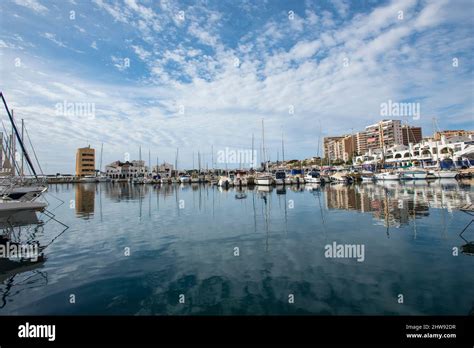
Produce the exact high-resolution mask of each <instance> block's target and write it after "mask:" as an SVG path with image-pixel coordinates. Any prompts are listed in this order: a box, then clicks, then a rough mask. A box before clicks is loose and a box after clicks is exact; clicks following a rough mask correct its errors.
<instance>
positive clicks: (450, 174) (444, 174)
mask: <svg viewBox="0 0 474 348" xmlns="http://www.w3.org/2000/svg"><path fill="white" fill-rule="evenodd" d="M433 174H434V176H435V177H436V178H438V179H456V178H457V177H458V175H459V173H458V172H457V171H455V170H435V171H433Z"/></svg>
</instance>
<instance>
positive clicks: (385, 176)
mask: <svg viewBox="0 0 474 348" xmlns="http://www.w3.org/2000/svg"><path fill="white" fill-rule="evenodd" d="M374 177H375V179H376V180H382V181H384V180H400V174H398V173H395V172H383V173H377V174H375V175H374Z"/></svg>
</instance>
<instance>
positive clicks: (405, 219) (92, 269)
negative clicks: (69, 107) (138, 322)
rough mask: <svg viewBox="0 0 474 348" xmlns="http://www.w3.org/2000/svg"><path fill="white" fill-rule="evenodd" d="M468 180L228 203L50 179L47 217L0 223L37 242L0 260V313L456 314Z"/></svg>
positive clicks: (195, 188) (196, 192)
mask: <svg viewBox="0 0 474 348" xmlns="http://www.w3.org/2000/svg"><path fill="white" fill-rule="evenodd" d="M473 187H474V186H470V185H469V184H467V185H466V184H460V183H457V182H456V181H448V182H439V181H437V182H432V183H426V182H416V183H413V182H411V183H406V184H400V183H390V184H360V185H355V186H343V185H334V186H325V187H322V188H318V189H310V188H308V187H306V188H299V189H297V188H296V187H292V188H287V189H286V190H284V189H281V190H276V189H272V190H270V191H260V190H259V189H253V190H244V191H243V192H245V193H246V198H242V199H236V193H238V192H237V191H236V190H234V189H230V190H228V191H225V190H224V191H222V190H219V189H218V188H216V187H212V186H208V185H185V186H173V185H168V186H165V187H161V188H158V187H153V186H148V185H145V186H133V185H128V184H109V183H107V184H105V183H103V184H98V185H96V184H76V185H73V184H69V185H66V184H64V185H51V186H50V190H49V193H48V195H47V196H46V198H47V199H48V201H49V203H50V205H49V207H48V209H49V211H51V212H52V213H54V214H55V215H54V216H55V217H54V219H50V217H51V216H52V215H51V216H50V217H48V216H46V215H45V214H37V217H38V219H39V223H38V222H35V221H34V219H33V218H34V216H29V217H24V218H23V220H22V219H20V218H19V219H18V220H21V221H22V222H21V221H20V222H18V223H16V222H15V223H13V225H9V223H8V222H4V223H3V225H2V228H3V233H9V236H10V237H11V238H12V239H15V240H22V241H33V240H35V241H39V242H40V244H41V245H43V246H46V248H45V249H44V251H43V252H44V255H45V260H44V262H39V263H31V262H25V263H24V264H17V263H15V264H13V263H12V262H8V261H6V260H0V314H107V315H115V314H131V315H150V314H171V315H186V314H223V315H231V314H252V315H261V314H272V315H273V314H323V315H324V314H335V315H344V314H349V315H353V314H388V315H402V314H424V315H428V314H435V315H441V314H456V315H466V314H469V313H472V312H473V308H474V290H473V289H474V272H473V267H474V256H470V255H468V254H467V253H464V252H459V256H453V248H455V247H457V248H460V247H461V246H462V245H465V244H466V243H467V242H469V241H473V240H474V229H473V228H472V227H471V229H470V230H468V231H466V232H465V233H464V234H463V237H464V239H463V238H461V237H460V236H459V232H460V231H461V230H462V229H463V228H464V226H466V225H467V223H468V222H469V221H470V219H471V217H470V216H468V215H467V214H465V213H463V212H461V211H459V209H458V208H459V207H460V206H462V205H463V204H465V203H466V202H474V188H473ZM267 190H268V189H267ZM61 201H63V202H64V203H61ZM9 221H10V223H11V221H12V220H9ZM61 223H63V224H65V225H67V226H69V228H68V229H67V230H65V231H64V232H63V230H64V227H63V226H62V225H61ZM333 242H337V243H346V244H361V245H364V247H365V249H364V250H365V260H364V261H363V262H357V260H356V259H352V258H349V259H348V258H345V259H343V258H332V259H331V258H326V257H325V255H324V254H325V246H326V245H327V244H332V243H333ZM127 248H129V249H127ZM236 248H238V249H236ZM127 250H129V251H130V255H129V256H126V255H125V254H126V252H127ZM237 250H238V253H239V255H238V256H236V255H235V254H236V251H237ZM71 294H73V295H74V296H75V303H74V304H71V303H70V295H71ZM180 294H183V295H184V296H185V298H184V300H185V303H184V304H183V303H179V299H180ZM290 294H292V295H293V296H294V303H289V295H290ZM399 294H402V295H403V299H404V303H403V304H399V303H398V302H397V301H398V295H399ZM181 299H182V298H181Z"/></svg>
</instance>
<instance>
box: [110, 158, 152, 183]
mask: <svg viewBox="0 0 474 348" xmlns="http://www.w3.org/2000/svg"><path fill="white" fill-rule="evenodd" d="M105 173H106V175H107V177H109V178H112V179H129V178H137V177H144V176H147V175H148V167H147V166H145V161H131V162H128V161H127V162H120V161H115V162H112V163H110V164H108V165H106V166H105Z"/></svg>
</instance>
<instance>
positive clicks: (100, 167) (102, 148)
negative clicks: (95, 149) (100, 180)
mask: <svg viewBox="0 0 474 348" xmlns="http://www.w3.org/2000/svg"><path fill="white" fill-rule="evenodd" d="M103 152H104V143H102V144H101V145H100V162H99V174H100V173H101V172H102V155H103Z"/></svg>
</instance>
